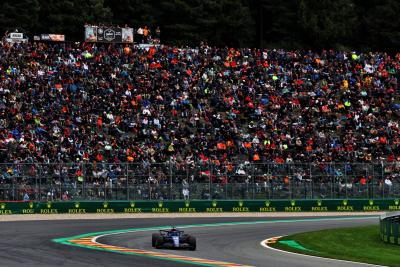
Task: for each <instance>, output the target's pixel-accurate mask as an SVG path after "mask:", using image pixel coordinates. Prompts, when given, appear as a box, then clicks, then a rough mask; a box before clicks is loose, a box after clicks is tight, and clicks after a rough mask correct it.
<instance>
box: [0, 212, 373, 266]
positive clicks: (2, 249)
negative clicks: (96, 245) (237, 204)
mask: <svg viewBox="0 0 400 267" xmlns="http://www.w3.org/2000/svg"><path fill="white" fill-rule="evenodd" d="M344 218H345V217H344ZM280 219H288V220H293V222H279V223H265V224H264V223H258V224H243V225H229V226H215V227H214V226H213V227H206V228H200V227H199V228H196V227H193V228H188V229H185V230H186V231H187V232H188V233H191V234H193V235H195V236H196V237H197V250H196V251H176V250H161V251H163V252H167V253H175V254H178V255H184V256H189V257H199V258H205V259H212V260H220V261H228V262H231V263H238V264H246V265H252V266H279V267H280V266H282V267H286V266H307V267H309V266H311V267H312V266H363V265H362V264H356V263H346V262H338V261H332V260H324V259H316V258H309V257H304V256H298V255H293V254H286V253H283V252H279V251H272V250H269V249H266V248H264V247H262V246H261V245H260V242H261V241H262V240H264V239H266V238H269V237H274V236H280V235H288V234H293V233H298V232H306V231H312V230H319V229H328V228H338V227H352V226H360V225H370V224H377V223H378V218H368V219H365V218H364V219H354V220H349V219H344V220H326V217H325V218H323V219H324V220H321V221H318V220H314V219H316V218H312V221H298V220H299V219H300V220H301V219H302V218H284V217H280V218H260V217H258V218H251V217H249V218H218V217H215V218H193V217H192V218H160V219H158V218H152V219H112V220H110V219H108V220H61V221H25V222H1V223H0V227H1V228H0V229H1V239H0V266H76V267H78V266H124V267H126V266H137V267H148V266H158V267H183V266H189V265H188V264H184V263H178V262H172V261H167V260H158V259H152V258H147V257H140V256H134V255H123V254H117V253H112V252H105V251H96V250H91V249H86V248H80V247H73V246H67V245H63V244H57V243H54V242H52V239H55V238H61V237H68V236H73V235H79V234H85V233H90V232H100V231H108V230H119V229H128V228H143V227H156V226H163V225H183V224H210V223H222V222H254V221H260V220H263V221H264V220H265V221H276V220H280ZM151 232H152V231H147V232H134V233H133V232H131V233H123V234H116V235H109V236H104V237H101V238H99V239H98V240H97V241H98V242H100V243H104V244H110V245H117V246H123V247H129V248H137V249H146V250H153V249H152V248H151ZM349 246H351V244H349ZM190 266H195V265H190Z"/></svg>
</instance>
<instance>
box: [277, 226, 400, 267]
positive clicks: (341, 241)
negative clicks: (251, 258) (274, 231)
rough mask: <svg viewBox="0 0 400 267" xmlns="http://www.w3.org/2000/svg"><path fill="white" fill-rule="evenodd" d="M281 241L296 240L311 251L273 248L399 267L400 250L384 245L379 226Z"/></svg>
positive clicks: (307, 234)
mask: <svg viewBox="0 0 400 267" xmlns="http://www.w3.org/2000/svg"><path fill="white" fill-rule="evenodd" d="M281 240H295V241H296V242H297V243H299V244H300V245H302V246H303V247H305V248H307V249H309V250H311V251H303V250H298V249H295V248H292V247H289V246H287V245H284V244H280V243H276V244H273V245H272V247H274V248H278V249H282V250H287V251H292V252H296V253H301V254H308V255H314V256H319V257H326V258H334V259H342V260H350V261H357V262H365V263H372V264H379V265H387V266H398V267H400V246H399V245H392V244H387V243H384V242H383V241H381V239H380V236H379V226H377V225H373V226H363V227H355V228H340V229H331V230H322V231H315V232H307V233H301V234H295V235H291V236H286V237H284V238H282V239H281Z"/></svg>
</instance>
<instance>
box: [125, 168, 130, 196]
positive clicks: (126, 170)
mask: <svg viewBox="0 0 400 267" xmlns="http://www.w3.org/2000/svg"><path fill="white" fill-rule="evenodd" d="M128 178H129V177H128V163H125V180H126V182H125V190H126V200H129V179H128Z"/></svg>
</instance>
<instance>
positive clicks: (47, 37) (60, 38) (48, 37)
mask: <svg viewBox="0 0 400 267" xmlns="http://www.w3.org/2000/svg"><path fill="white" fill-rule="evenodd" d="M40 40H41V41H52V42H64V41H65V35H64V34H41V35H40Z"/></svg>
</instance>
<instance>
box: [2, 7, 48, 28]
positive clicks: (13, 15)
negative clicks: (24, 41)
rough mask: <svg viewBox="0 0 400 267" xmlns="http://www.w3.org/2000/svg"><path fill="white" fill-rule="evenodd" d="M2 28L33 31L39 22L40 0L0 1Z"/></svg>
mask: <svg viewBox="0 0 400 267" xmlns="http://www.w3.org/2000/svg"><path fill="white" fill-rule="evenodd" d="M0 9H1V12H0V29H1V30H2V31H3V32H4V31H12V30H15V29H19V30H21V31H25V32H26V33H33V32H34V31H35V30H36V29H37V26H38V24H39V10H40V5H39V1H38V0H19V1H10V0H4V1H1V3H0Z"/></svg>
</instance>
